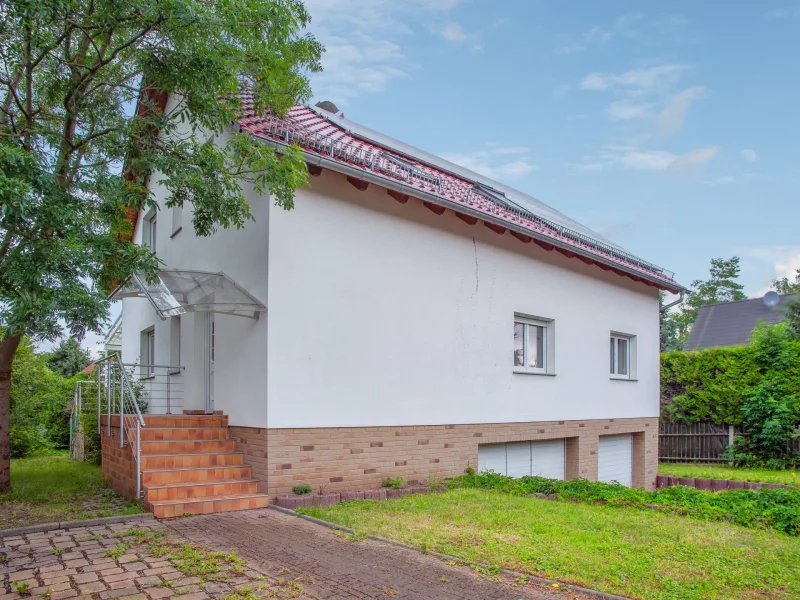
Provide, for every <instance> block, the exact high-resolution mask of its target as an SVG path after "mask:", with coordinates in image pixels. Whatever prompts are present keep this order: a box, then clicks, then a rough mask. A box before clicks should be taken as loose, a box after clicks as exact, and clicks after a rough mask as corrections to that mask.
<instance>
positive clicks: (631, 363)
mask: <svg viewBox="0 0 800 600" xmlns="http://www.w3.org/2000/svg"><path fill="white" fill-rule="evenodd" d="M620 340H623V341H625V342H626V344H625V348H626V350H627V356H626V357H625V362H626V367H627V368H626V373H619V372H618V371H619V359H618V354H617V352H618V351H619V341H620ZM611 342H613V344H612V343H611ZM608 353H609V354H608V359H609V372H610V374H609V376H610V377H611V379H627V380H632V381H635V380H636V336H635V335H630V334H627V333H619V332H616V331H612V332H611V335H610V336H609V346H608Z"/></svg>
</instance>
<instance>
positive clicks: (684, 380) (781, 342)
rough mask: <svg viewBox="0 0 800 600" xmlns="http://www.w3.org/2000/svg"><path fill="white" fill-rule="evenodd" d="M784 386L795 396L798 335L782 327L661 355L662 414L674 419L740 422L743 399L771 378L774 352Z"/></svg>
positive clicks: (799, 379) (799, 381)
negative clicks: (740, 341)
mask: <svg viewBox="0 0 800 600" xmlns="http://www.w3.org/2000/svg"><path fill="white" fill-rule="evenodd" d="M778 353H780V354H782V355H783V356H788V360H786V361H781V363H780V364H781V365H787V366H781V372H780V373H779V375H780V377H781V379H782V381H783V383H784V384H785V388H784V391H785V393H786V394H788V395H792V396H794V397H796V398H800V340H794V339H791V338H790V337H789V336H788V335H787V333H786V330H785V328H784V327H782V326H775V327H769V326H762V327H759V328H758V329H756V331H755V332H754V334H753V341H752V343H751V345H749V346H741V347H735V348H715V349H710V350H695V351H690V352H681V351H674V352H665V353H664V354H662V355H661V417H662V418H663V419H665V420H668V421H673V422H688V423H695V422H697V421H704V420H710V421H713V422H714V423H717V424H723V423H725V424H728V425H739V424H740V423H741V422H742V417H743V414H742V404H743V403H744V401H745V399H747V398H748V396H751V395H753V394H754V393H755V392H756V388H757V387H758V386H759V385H760V384H762V383H763V382H764V381H765V379H767V378H772V377H775V375H776V373H775V369H774V367H775V364H776V363H775V360H774V359H775V357H776V356H777V354H778Z"/></svg>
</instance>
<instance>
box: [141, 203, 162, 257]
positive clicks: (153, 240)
mask: <svg viewBox="0 0 800 600" xmlns="http://www.w3.org/2000/svg"><path fill="white" fill-rule="evenodd" d="M144 225H145V227H144V231H143V232H142V242H143V245H144V246H147V247H148V248H150V251H151V252H152V253H153V254H157V247H158V244H157V241H158V213H157V212H156V211H151V212H150V213H148V214H147V215H145V217H144Z"/></svg>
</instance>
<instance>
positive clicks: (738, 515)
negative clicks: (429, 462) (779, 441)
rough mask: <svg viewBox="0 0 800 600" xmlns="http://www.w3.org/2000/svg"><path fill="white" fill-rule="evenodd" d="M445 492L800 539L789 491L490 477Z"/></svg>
mask: <svg viewBox="0 0 800 600" xmlns="http://www.w3.org/2000/svg"><path fill="white" fill-rule="evenodd" d="M450 487H451V488H481V489H490V490H496V491H498V492H502V493H506V494H511V495H515V496H528V495H532V494H555V495H556V496H557V497H558V498H559V499H563V500H571V501H579V502H597V503H601V504H605V505H607V506H615V507H626V506H627V507H634V508H640V509H650V510H658V511H662V512H667V513H672V514H678V515H683V516H689V517H694V518H698V519H705V520H713V521H721V520H725V521H731V522H733V523H736V524H738V525H742V526H744V527H751V528H762V529H775V530H777V531H781V532H783V533H787V534H789V535H800V491H798V490H792V489H761V490H730V491H726V492H705V491H701V490H697V489H695V488H690V487H684V486H674V487H669V488H664V489H661V490H654V491H651V492H649V491H646V490H642V489H635V488H628V487H625V486H622V485H620V484H610V483H600V482H592V481H587V480H585V479H573V480H570V481H561V480H557V479H544V478H542V477H530V476H528V477H522V478H520V479H513V478H511V477H506V476H505V475H498V474H497V473H491V472H489V473H481V474H479V475H462V476H460V477H456V478H454V479H452V480H450Z"/></svg>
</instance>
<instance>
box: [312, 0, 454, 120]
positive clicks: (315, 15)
mask: <svg viewBox="0 0 800 600" xmlns="http://www.w3.org/2000/svg"><path fill="white" fill-rule="evenodd" d="M458 1H459V0H407V1H406V2H395V1H394V0H306V2H305V4H306V7H307V8H308V11H309V12H310V14H311V16H312V22H311V26H310V27H309V31H310V32H311V33H313V34H314V35H315V36H316V37H317V38H318V39H319V40H320V41H321V42H322V43H323V44H324V45H325V50H326V51H325V54H324V55H323V57H322V66H323V68H324V71H323V72H322V73H319V74H314V75H312V78H311V84H312V88H313V90H314V96H315V98H316V99H318V100H331V101H333V102H335V103H338V104H343V105H346V104H347V101H348V100H349V99H351V98H354V97H357V96H359V95H361V94H364V93H372V92H379V91H382V90H384V89H386V88H387V87H388V86H389V85H391V84H392V83H393V82H394V81H396V80H398V79H402V78H404V77H407V76H408V74H409V72H410V71H412V70H414V69H415V68H417V65H415V64H413V63H412V62H411V61H409V60H408V57H407V56H405V52H404V51H403V46H404V45H405V44H406V43H408V42H409V41H410V39H411V38H412V37H413V35H414V32H415V30H419V29H423V28H426V27H427V23H428V22H429V20H430V19H431V18H440V17H443V16H445V15H446V13H447V11H448V10H450V9H451V8H453V7H454V6H456V5H457V4H458Z"/></svg>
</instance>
